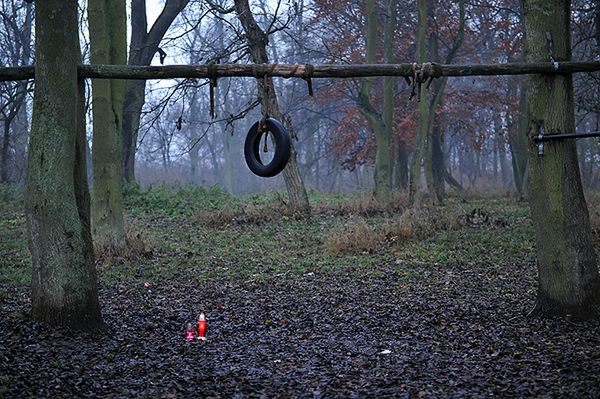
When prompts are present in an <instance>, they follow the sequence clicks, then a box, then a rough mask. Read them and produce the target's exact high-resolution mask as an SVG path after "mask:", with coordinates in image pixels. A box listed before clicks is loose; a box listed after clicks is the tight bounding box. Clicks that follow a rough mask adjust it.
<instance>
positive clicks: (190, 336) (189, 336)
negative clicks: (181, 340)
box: [185, 323, 194, 341]
mask: <svg viewBox="0 0 600 399" xmlns="http://www.w3.org/2000/svg"><path fill="white" fill-rule="evenodd" d="M185 340H186V341H193V340H194V326H192V323H188V324H187V330H185Z"/></svg>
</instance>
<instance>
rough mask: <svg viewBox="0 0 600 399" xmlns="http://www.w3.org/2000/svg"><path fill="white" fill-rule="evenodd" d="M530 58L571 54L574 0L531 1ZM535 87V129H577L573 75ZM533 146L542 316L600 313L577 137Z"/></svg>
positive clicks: (527, 5) (539, 79) (535, 81)
mask: <svg viewBox="0 0 600 399" xmlns="http://www.w3.org/2000/svg"><path fill="white" fill-rule="evenodd" d="M524 14H525V27H526V31H527V41H526V48H527V58H528V60H529V61H542V60H547V59H548V45H547V43H546V36H545V33H546V32H550V33H551V35H552V38H553V40H554V57H555V58H556V59H557V60H558V61H562V60H569V59H570V58H571V37H570V1H568V0H556V1H551V2H550V1H545V0H525V1H524ZM528 80H529V82H528V83H529V84H528V90H527V106H528V133H529V138H530V139H531V138H533V137H534V136H535V135H537V134H538V133H539V129H540V128H541V127H542V126H543V127H544V129H545V131H546V133H547V134H553V133H560V132H573V131H575V116H574V104H573V81H572V76H571V75H553V76H547V75H533V76H530V77H529V79H528ZM544 147H545V148H544V153H545V154H544V155H543V156H538V148H537V145H535V144H533V142H532V141H531V140H530V145H529V171H530V177H529V196H530V205H531V216H532V220H533V225H534V229H535V234H536V251H537V264H538V292H537V300H536V307H535V309H534V311H533V314H534V315H540V316H554V315H559V316H566V315H574V316H577V317H584V318H587V317H599V316H600V277H599V276H598V266H597V263H596V254H595V252H594V247H593V243H592V234H591V228H590V221H589V216H588V211H587V207H586V203H585V199H584V196H583V189H582V185H581V176H580V172H579V164H578V162H577V151H576V147H575V142H574V141H573V140H561V141H555V142H549V143H545V145H544Z"/></svg>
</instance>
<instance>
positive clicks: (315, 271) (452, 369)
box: [0, 192, 600, 398]
mask: <svg viewBox="0 0 600 399" xmlns="http://www.w3.org/2000/svg"><path fill="white" fill-rule="evenodd" d="M174 195H175V194H169V193H164V192H162V193H158V194H157V193H156V192H154V193H152V192H151V193H150V194H148V193H146V194H143V193H134V194H132V195H130V196H128V208H129V220H130V221H131V222H134V224H135V225H136V226H137V228H138V229H139V231H141V232H143V233H144V234H145V239H146V240H147V241H148V242H149V243H150V244H151V246H152V247H153V250H152V255H151V256H148V257H147V258H142V259H138V260H126V259H125V260H122V261H112V262H104V263H102V264H99V265H98V269H99V273H100V284H101V287H100V296H101V302H102V305H103V314H104V319H105V321H106V322H107V324H108V325H109V326H110V331H109V332H107V333H103V334H96V335H94V334H88V333H73V332H69V331H65V330H60V329H55V328H49V327H47V326H44V325H41V324H38V323H34V322H32V321H30V320H29V311H30V296H29V290H28V288H27V286H26V284H27V278H28V277H27V276H28V271H27V267H26V265H27V264H28V255H27V251H26V249H25V247H24V245H25V235H24V226H23V216H22V214H21V212H20V207H19V206H18V205H15V204H18V202H19V198H18V196H16V198H13V197H11V198H8V199H6V200H5V201H4V202H3V205H2V209H0V212H1V214H2V215H1V216H2V220H0V249H1V251H2V253H1V255H2V258H3V261H2V262H4V263H5V264H3V265H2V268H0V305H1V307H0V397H7V398H12V397H28V396H35V397H51V396H54V397H184V396H188V395H194V396H195V397H206V396H209V397H210V396H212V397H218V396H222V397H257V396H258V397H260V396H265V397H315V398H317V397H406V398H413V397H580V398H597V397H600V373H599V372H598V370H600V328H599V327H600V322H598V321H588V322H582V321H576V320H537V319H530V318H528V317H526V315H527V312H528V311H529V310H530V309H531V307H532V306H533V303H534V294H535V266H534V262H533V258H532V253H533V248H532V245H533V244H532V231H531V227H530V222H529V219H528V217H527V207H526V205H525V204H522V203H518V202H516V201H515V200H512V199H507V198H487V199H453V200H452V201H451V202H450V204H449V205H448V206H447V207H446V208H445V210H444V212H445V213H447V214H450V215H459V216H460V215H461V214H463V213H468V212H470V211H471V210H472V209H474V208H482V209H483V210H484V211H485V212H486V213H487V215H489V221H487V222H486V223H485V224H482V225H481V226H478V227H473V226H470V225H462V224H458V225H456V226H454V227H452V228H441V229H437V230H435V231H433V230H432V231H429V232H427V234H423V233H420V234H418V236H415V237H414V238H412V239H405V238H401V237H395V236H393V235H390V234H389V233H388V234H386V235H384V236H382V237H383V239H382V241H381V242H380V243H378V244H377V246H376V248H375V249H369V250H365V251H362V252H360V251H359V252H354V253H343V252H342V253H338V252H335V253H334V252H332V251H330V250H328V249H327V246H326V242H327V240H328V239H329V238H330V237H331V235H332V234H339V232H340V231H344V227H345V226H349V224H348V223H349V221H350V223H351V222H352V220H353V219H354V218H355V216H352V215H348V214H347V212H335V211H334V210H335V209H337V208H336V207H337V206H338V205H336V201H338V199H336V198H332V197H327V198H322V197H319V199H318V201H321V202H324V201H330V202H331V204H332V205H331V209H332V211H331V212H325V211H323V212H319V213H318V214H317V215H315V216H314V217H313V218H312V219H311V220H310V221H300V220H293V218H289V217H286V216H285V215H283V216H281V215H279V216H278V215H277V214H276V213H275V215H270V216H269V217H268V218H266V220H267V221H265V222H261V223H236V222H235V221H232V222H231V223H224V224H223V225H216V226H214V223H212V224H210V226H213V227H209V226H208V225H207V224H206V223H204V222H203V219H202V217H200V216H199V214H198V212H199V211H201V210H202V208H204V209H211V208H210V207H211V204H210V201H212V200H215V198H217V197H218V198H219V200H218V201H217V202H216V203H215V205H214V208H212V209H215V210H218V209H219V208H220V207H222V206H223V205H222V204H223V203H227V202H228V201H229V203H228V205H227V206H233V207H238V206H244V204H247V203H249V202H253V201H255V200H256V198H243V199H231V198H229V197H227V196H225V197H224V198H220V196H222V194H218V193H211V192H204V193H200V192H196V193H195V194H194V195H190V194H189V193H188V194H186V193H183V194H182V193H179V194H177V196H179V197H177V198H174V197H173V196H174ZM5 196H6V194H5ZM153 196H154V197H153ZM163 197H164V198H163ZM238 201H239V203H238ZM234 202H235V203H234ZM158 203H160V204H161V205H160V206H157V204H158ZM186 204H187V205H186ZM193 204H201V205H193ZM195 206H196V207H197V208H196V207H195ZM452 217H454V216H452ZM399 218H400V216H399V213H392V214H385V213H384V214H380V213H376V212H375V213H373V214H372V215H370V216H367V217H365V221H366V222H367V223H368V225H369V226H372V228H373V231H377V230H378V229H379V228H380V226H384V225H389V224H390V223H394V222H395V221H397V220H398V219H399ZM200 311H204V312H205V313H206V315H207V319H208V334H207V335H208V340H207V341H206V342H201V341H194V342H186V341H185V340H184V331H185V325H186V323H187V322H192V321H194V320H195V319H196V318H197V316H198V313H199V312H200Z"/></svg>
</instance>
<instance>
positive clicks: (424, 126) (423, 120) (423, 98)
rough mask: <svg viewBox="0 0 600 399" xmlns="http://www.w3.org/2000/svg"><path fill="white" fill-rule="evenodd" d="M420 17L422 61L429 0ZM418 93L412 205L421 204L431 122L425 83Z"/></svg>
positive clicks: (424, 2) (421, 3)
mask: <svg viewBox="0 0 600 399" xmlns="http://www.w3.org/2000/svg"><path fill="white" fill-rule="evenodd" d="M418 6H419V19H418V21H419V22H418V31H417V59H418V61H419V62H420V63H423V62H425V59H426V53H427V49H426V34H427V27H428V21H427V20H428V17H427V16H428V9H429V0H418ZM418 90H420V93H418V96H419V99H420V102H419V130H418V132H417V141H416V144H415V149H414V152H413V159H412V167H411V171H410V182H409V204H410V205H411V206H417V207H418V206H420V205H421V204H420V203H421V190H420V189H419V180H420V177H421V164H422V162H423V156H424V155H425V151H426V149H427V132H428V122H429V104H428V101H427V89H426V87H425V85H420V86H419V89H418Z"/></svg>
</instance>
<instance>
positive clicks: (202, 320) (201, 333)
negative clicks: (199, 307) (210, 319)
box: [198, 313, 206, 341]
mask: <svg viewBox="0 0 600 399" xmlns="http://www.w3.org/2000/svg"><path fill="white" fill-rule="evenodd" d="M205 334H206V317H205V316H204V313H200V317H198V339H201V340H203V341H204V340H206V337H205Z"/></svg>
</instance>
